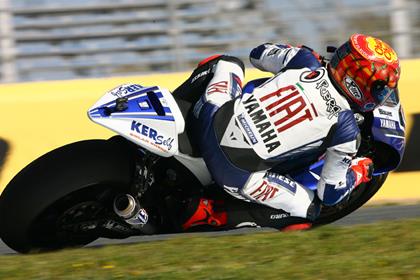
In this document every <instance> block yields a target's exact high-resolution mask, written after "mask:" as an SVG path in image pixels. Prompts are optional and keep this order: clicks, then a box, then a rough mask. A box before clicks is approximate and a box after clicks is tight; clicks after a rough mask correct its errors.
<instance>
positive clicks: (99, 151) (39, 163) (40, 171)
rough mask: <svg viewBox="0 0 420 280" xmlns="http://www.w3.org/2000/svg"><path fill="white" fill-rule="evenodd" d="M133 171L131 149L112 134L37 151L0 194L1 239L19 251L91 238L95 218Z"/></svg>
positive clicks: (122, 188)
mask: <svg viewBox="0 0 420 280" xmlns="http://www.w3.org/2000/svg"><path fill="white" fill-rule="evenodd" d="M134 170H135V151H134V150H133V149H132V148H131V146H130V145H129V144H128V143H127V142H125V141H124V140H121V139H117V138H114V139H112V138H111V139H110V140H87V141H81V142H76V143H72V144H69V145H66V146H63V147H60V148H58V149H56V150H53V151H51V152H49V153H47V154H45V155H43V156H41V157H40V158H38V159H36V160H35V161H33V162H32V163H31V164H29V165H28V166H27V167H25V168H24V169H23V170H22V171H20V172H19V173H18V174H17V175H16V176H15V177H14V178H13V180H12V181H11V182H10V183H9V184H8V185H7V186H6V189H5V190H4V191H3V193H2V195H1V196H0V237H1V239H2V240H3V241H4V242H5V243H6V244H7V245H8V246H9V247H11V248H12V249H14V250H16V251H18V252H22V253H27V252H31V251H39V250H53V249H59V248H63V247H69V246H80V245H85V244H87V243H89V242H91V241H93V240H95V239H96V238H98V237H99V236H98V233H97V231H95V230H92V229H93V227H95V223H97V222H98V221H100V220H103V219H105V218H106V215H109V213H110V211H109V209H112V207H110V205H112V199H113V197H114V196H115V195H116V194H117V193H120V192H126V191H127V190H128V189H129V187H130V184H131V180H132V178H133V174H134ZM89 227H90V228H89Z"/></svg>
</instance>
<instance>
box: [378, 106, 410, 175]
mask: <svg viewBox="0 0 420 280" xmlns="http://www.w3.org/2000/svg"><path fill="white" fill-rule="evenodd" d="M372 135H373V138H374V139H375V141H379V142H382V143H385V144H387V145H388V146H389V147H390V148H391V149H392V150H394V152H395V153H393V154H392V156H391V154H390V155H389V157H388V161H387V162H386V164H385V166H384V167H382V168H380V169H377V170H375V173H377V174H381V173H386V172H389V171H391V170H394V169H396V168H397V167H398V165H399V164H400V162H401V160H402V157H403V154H404V149H405V120H404V112H403V109H402V106H401V103H397V104H393V105H383V106H380V107H379V108H377V109H375V110H374V111H373V123H372Z"/></svg>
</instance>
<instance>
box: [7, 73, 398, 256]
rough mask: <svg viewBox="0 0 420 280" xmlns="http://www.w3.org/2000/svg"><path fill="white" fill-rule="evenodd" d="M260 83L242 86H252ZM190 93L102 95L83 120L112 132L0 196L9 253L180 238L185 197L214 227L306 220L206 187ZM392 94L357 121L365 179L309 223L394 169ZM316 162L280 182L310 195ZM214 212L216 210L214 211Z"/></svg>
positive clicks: (34, 171) (129, 87)
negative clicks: (200, 205) (220, 217)
mask: <svg viewBox="0 0 420 280" xmlns="http://www.w3.org/2000/svg"><path fill="white" fill-rule="evenodd" d="M258 83H261V80H254V81H251V82H249V83H248V84H247V85H246V86H245V89H244V91H246V89H247V87H251V88H252V87H254V86H256V84H258ZM199 95H200V93H197V96H196V97H193V98H189V100H183V99H181V98H177V96H174V95H172V94H171V92H170V91H169V90H168V89H165V88H162V87H159V86H152V87H145V86H141V85H138V84H125V85H122V86H119V87H117V88H115V89H113V90H111V91H109V92H107V93H106V94H105V95H104V96H103V97H102V98H100V99H99V100H98V101H97V102H96V104H94V106H93V107H91V108H90V109H89V110H88V116H89V118H90V119H91V120H92V121H93V122H95V123H97V124H100V125H102V126H104V127H106V128H109V129H111V130H112V131H114V132H116V133H117V134H118V135H117V136H114V137H112V138H110V139H108V140H85V141H80V142H75V143H72V144H68V145H65V146H63V147H60V148H57V149H55V150H53V151H50V152H48V153H47V154H45V155H43V156H41V157H40V158H38V159H36V160H34V161H33V162H32V163H30V164H29V165H28V166H26V167H25V168H24V169H23V170H21V171H20V172H19V173H18V174H17V175H16V176H15V177H14V178H13V179H12V180H11V182H10V183H9V184H8V185H7V187H6V188H5V190H4V191H3V193H2V194H1V197H0V236H1V239H2V240H3V241H4V242H5V243H6V244H7V245H8V246H9V247H10V248H12V249H14V250H16V251H18V252H22V253H28V252H39V251H44V250H55V249H60V248H64V247H74V246H83V245H86V244H88V243H90V242H92V241H94V240H95V239H97V238H99V237H106V238H126V237H129V236H133V235H145V234H163V233H176V232H183V231H185V230H186V229H185V228H182V227H180V226H179V221H177V220H179V217H181V216H182V215H184V212H183V211H185V207H183V205H184V204H185V202H186V201H191V199H192V198H194V197H205V198H207V199H211V200H214V201H216V202H217V203H216V204H215V208H220V209H219V210H220V211H223V213H225V214H226V216H227V222H226V223H225V224H223V225H219V226H217V225H211V224H205V225H201V226H196V227H192V228H190V229H188V230H189V231H215V230H232V229H236V228H239V227H244V226H248V227H272V228H276V229H279V230H280V229H282V228H284V227H286V226H288V225H291V224H295V223H301V222H305V221H306V220H305V219H301V218H296V217H290V216H289V214H288V213H287V212H284V211H282V210H277V209H272V208H269V207H266V206H263V205H260V204H255V203H249V202H244V201H241V200H239V199H236V198H234V197H232V196H231V195H229V194H227V193H226V192H224V191H223V190H221V188H220V187H217V186H215V185H214V183H213V180H212V178H211V175H210V173H209V171H208V169H207V168H206V165H205V163H204V161H203V159H202V158H201V157H200V152H199V150H198V148H197V144H196V143H195V141H194V139H193V137H191V127H190V123H191V122H190V121H188V120H189V118H190V115H191V113H192V108H193V105H194V104H195V101H196V100H198V98H199ZM397 96H398V95H397V94H394V95H392V96H391V97H390V98H389V99H388V101H387V103H386V104H384V105H383V106H381V107H379V108H377V109H376V110H375V111H373V112H371V113H364V114H363V115H360V114H359V115H357V119H358V122H359V126H360V130H361V134H362V142H361V147H360V149H359V152H358V156H366V157H370V158H372V159H373V162H374V165H375V172H374V174H373V178H372V180H371V181H370V182H368V183H366V184H364V185H361V186H359V187H358V188H357V189H355V190H354V191H353V192H352V193H351V196H350V197H349V198H348V199H347V200H345V201H343V202H341V203H339V204H338V205H335V206H331V207H327V206H323V207H322V209H321V213H320V215H319V217H318V218H317V219H316V220H315V221H314V222H313V225H314V226H319V225H323V224H327V223H331V222H333V221H335V220H338V219H340V218H342V217H344V216H346V215H347V214H349V213H351V212H353V211H355V210H356V209H357V208H359V207H360V206H361V205H363V204H364V203H365V202H367V201H368V200H369V199H370V198H371V197H372V196H373V195H374V194H375V193H376V192H377V191H378V189H379V188H380V187H381V186H382V184H383V183H384V182H385V179H386V177H387V174H388V172H389V171H391V170H393V169H395V168H396V167H397V165H398V164H399V162H400V160H401V157H402V154H403V152H404V145H405V138H404V135H405V128H404V127H405V122H404V116H403V111H402V107H401V105H400V102H399V100H398V99H397ZM322 166H323V159H322V157H321V158H320V159H319V160H318V161H316V162H312V163H311V164H310V165H308V164H305V165H304V166H299V164H297V165H295V167H294V168H293V170H287V174H288V176H290V177H291V178H293V179H294V180H296V181H297V182H299V183H301V184H302V185H304V186H306V187H307V188H310V189H312V190H316V184H317V181H318V179H319V174H320V172H321V169H322ZM219 210H217V209H216V211H219Z"/></svg>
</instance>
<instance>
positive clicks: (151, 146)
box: [88, 84, 185, 157]
mask: <svg viewBox="0 0 420 280" xmlns="http://www.w3.org/2000/svg"><path fill="white" fill-rule="evenodd" d="M88 116H89V118H90V119H91V120H92V121H93V122H96V123H98V124H100V125H102V126H105V127H107V128H109V129H111V130H113V131H115V132H116V133H118V134H120V135H122V136H123V137H125V138H127V139H128V140H130V141H132V142H134V143H136V144H137V145H139V146H142V147H144V148H146V149H148V150H149V151H151V152H153V153H155V154H157V155H159V156H163V157H170V156H173V155H174V154H176V153H177V152H178V134H180V133H182V132H183V131H184V127H185V121H184V118H183V117H182V114H181V111H180V110H179V108H178V106H177V104H176V102H175V100H174V98H173V96H172V94H171V93H170V92H169V90H167V89H164V88H160V87H158V86H153V87H143V86H140V85H138V84H124V85H121V86H119V87H117V88H115V89H113V90H111V91H109V92H107V93H106V94H105V95H104V96H103V97H102V98H101V99H99V100H98V102H96V103H95V105H93V106H92V107H91V108H90V109H89V110H88Z"/></svg>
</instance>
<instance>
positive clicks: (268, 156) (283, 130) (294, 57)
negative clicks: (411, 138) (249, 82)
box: [174, 34, 400, 229]
mask: <svg viewBox="0 0 420 280" xmlns="http://www.w3.org/2000/svg"><path fill="white" fill-rule="evenodd" d="M250 61H251V63H252V65H254V66H255V67H256V68H258V69H260V70H262V71H266V72H271V73H272V74H274V76H273V77H271V78H270V79H268V80H266V79H261V80H259V82H258V83H257V84H256V85H255V84H254V86H249V87H246V88H244V89H243V88H242V82H243V80H244V72H245V69H244V64H243V62H242V61H241V60H240V59H238V58H236V57H232V56H227V55H215V56H212V57H209V58H207V59H205V60H203V61H202V62H200V63H199V64H198V67H197V68H196V69H195V70H194V72H193V73H192V75H191V77H190V78H189V79H188V80H187V81H186V82H185V83H184V84H182V85H181V86H180V87H179V88H178V89H177V90H175V92H174V95H175V96H177V97H178V98H185V99H189V98H190V101H191V97H189V96H192V95H191V92H201V93H203V92H204V94H202V95H201V97H200V98H199V99H198V101H196V100H194V103H195V106H194V110H193V113H192V114H193V119H194V120H193V122H194V127H193V133H194V134H195V135H194V137H195V139H197V142H198V146H199V149H200V152H201V154H202V157H203V159H204V161H205V162H206V165H207V167H208V169H209V171H210V173H211V175H212V177H213V178H214V180H215V182H216V183H217V185H219V186H222V187H223V188H224V190H225V191H227V192H228V193H229V194H231V195H233V196H234V197H236V198H239V199H242V200H245V201H248V202H254V203H260V204H263V205H266V206H269V207H271V208H275V209H281V210H283V211H285V212H286V213H287V215H289V216H291V217H301V218H304V219H306V220H309V221H311V220H314V219H315V218H316V217H317V216H318V215H319V209H320V205H321V204H323V205H328V206H331V205H335V204H337V203H339V202H341V201H342V200H343V199H346V198H348V196H349V194H350V193H351V192H352V190H353V189H355V188H356V187H358V186H359V185H360V184H362V183H364V182H368V181H369V180H370V179H371V175H372V170H373V164H372V161H371V159H369V158H357V157H355V156H356V154H357V151H358V148H359V145H360V131H359V127H358V124H357V121H356V117H355V113H357V112H370V111H372V110H374V109H375V108H376V107H378V106H380V105H382V104H383V103H384V102H385V101H386V100H387V98H388V97H389V96H390V95H391V94H397V90H396V89H397V84H398V79H399V76H400V67H399V60H398V58H397V55H396V53H395V51H394V50H393V49H392V48H391V47H390V46H389V45H388V44H386V43H385V42H383V41H381V40H380V39H377V38H374V37H371V36H366V35H362V34H354V35H352V36H351V37H350V38H349V40H348V41H346V42H345V43H344V44H343V45H342V46H340V47H339V48H338V49H336V50H335V52H334V54H333V56H332V58H331V60H330V61H329V62H328V63H323V60H322V59H321V57H320V56H319V55H318V54H316V53H315V52H314V51H312V50H311V49H310V48H308V47H305V46H302V47H292V46H289V45H281V44H271V43H265V44H262V45H259V46H257V47H256V48H254V49H253V50H252V51H251V53H250ZM319 158H324V161H325V163H324V166H323V168H322V172H321V175H320V178H319V181H318V185H317V190H316V191H315V192H314V191H312V190H310V189H308V188H306V187H304V186H303V185H302V184H300V183H299V182H297V181H295V180H293V179H292V178H291V177H289V176H288V174H289V173H290V172H292V170H295V169H296V168H299V167H303V166H307V165H308V164H310V163H313V162H316V161H317V160H318V159H319ZM314 176H315V175H314ZM189 207H190V208H191V206H189ZM213 208H214V201H212V200H208V199H204V198H202V199H199V200H197V201H196V202H194V206H193V207H192V208H191V209H192V210H193V211H192V212H190V213H189V214H188V217H186V219H185V220H184V223H183V228H184V229H188V228H190V227H191V226H194V225H200V224H209V225H216V226H220V225H224V224H225V223H226V215H221V214H220V213H217V212H216V211H214V209H213ZM307 226H310V224H307ZM305 227H306V226H305Z"/></svg>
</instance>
